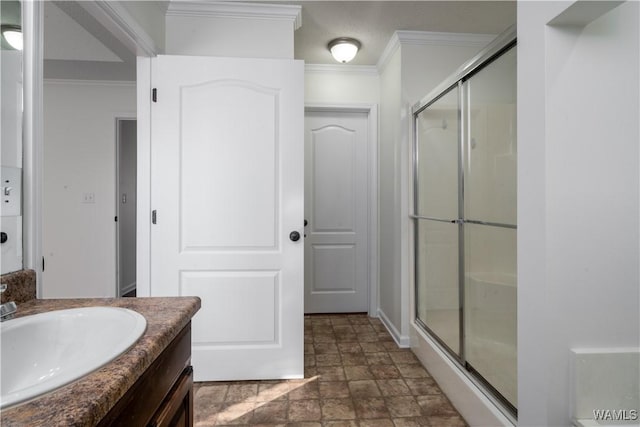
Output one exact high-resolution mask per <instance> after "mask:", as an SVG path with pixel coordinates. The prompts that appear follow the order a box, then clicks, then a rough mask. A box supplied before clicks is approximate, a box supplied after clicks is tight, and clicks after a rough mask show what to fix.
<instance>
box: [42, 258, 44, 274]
mask: <svg viewBox="0 0 640 427" xmlns="http://www.w3.org/2000/svg"><path fill="white" fill-rule="evenodd" d="M42 271H44V257H42Z"/></svg>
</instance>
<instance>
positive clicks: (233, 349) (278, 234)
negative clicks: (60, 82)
mask: <svg viewBox="0 0 640 427" xmlns="http://www.w3.org/2000/svg"><path fill="white" fill-rule="evenodd" d="M152 84H153V87H154V88H156V89H157V102H153V103H152V109H151V122H152V130H151V169H152V183H151V185H152V190H151V203H152V209H153V210H154V211H155V212H156V215H155V224H153V225H152V226H151V296H168V295H180V296H186V295H196V296H199V297H200V298H201V299H202V308H201V310H200V311H199V312H198V313H197V314H196V316H195V317H194V319H193V325H192V327H193V329H192V343H193V356H192V363H193V366H194V376H195V379H196V381H210V380H244V379H269V378H296V377H302V376H303V374H304V368H303V364H304V361H303V340H304V337H303V334H304V331H303V329H304V327H303V259H304V255H303V248H304V245H303V241H302V238H300V239H299V240H297V241H293V240H292V239H290V233H292V232H298V233H299V234H300V235H301V234H302V233H303V224H302V222H303V209H304V201H303V199H304V186H303V179H304V172H303V166H304V148H303V146H302V144H300V141H301V140H302V135H303V120H304V116H303V114H304V113H303V111H304V107H303V90H304V89H303V65H302V62H300V61H292V60H270V59H245V58H213V57H187V56H169V55H167V56H158V57H157V58H155V59H153V60H152Z"/></svg>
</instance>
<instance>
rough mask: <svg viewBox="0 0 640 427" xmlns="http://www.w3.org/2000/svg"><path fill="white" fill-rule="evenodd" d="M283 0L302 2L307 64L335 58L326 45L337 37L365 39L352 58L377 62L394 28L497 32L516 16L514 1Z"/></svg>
mask: <svg viewBox="0 0 640 427" xmlns="http://www.w3.org/2000/svg"><path fill="white" fill-rule="evenodd" d="M272 3H278V2H272ZM281 3H286V4H298V5H301V6H302V27H301V28H299V29H298V30H297V31H296V32H295V35H294V41H295V58H296V59H304V60H305V62H306V63H309V64H336V62H335V61H334V60H333V58H332V57H331V55H330V53H329V51H328V49H327V43H329V41H330V40H332V39H334V38H336V37H353V38H355V39H358V40H359V41H360V42H361V43H362V48H361V51H360V52H359V53H358V55H357V56H356V58H355V59H354V60H353V61H352V62H350V64H352V65H375V64H376V63H377V62H378V59H379V58H380V55H381V54H382V52H383V51H384V48H385V47H386V46H387V43H388V42H389V40H390V39H391V36H392V35H393V33H394V31H396V30H408V31H436V32H452V33H483V34H499V33H501V32H502V31H503V30H505V29H507V28H508V27H509V26H510V25H513V24H515V22H516V3H515V1H491V2H485V1H294V2H281Z"/></svg>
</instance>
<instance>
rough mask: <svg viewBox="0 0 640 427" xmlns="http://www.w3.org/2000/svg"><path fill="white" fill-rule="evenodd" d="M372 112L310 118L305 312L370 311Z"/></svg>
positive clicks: (307, 132) (308, 115)
mask: <svg viewBox="0 0 640 427" xmlns="http://www.w3.org/2000/svg"><path fill="white" fill-rule="evenodd" d="M367 144H368V117H367V113H351V112H324V111H322V112H318V111H309V112H307V113H306V114H305V219H306V221H307V225H306V227H305V233H306V238H305V298H304V308H305V313H346V312H366V311H368V310H369V304H368V295H369V287H368V262H367V259H368V214H367V212H368V195H369V188H368V180H367V164H368V160H367V159H368V149H367Z"/></svg>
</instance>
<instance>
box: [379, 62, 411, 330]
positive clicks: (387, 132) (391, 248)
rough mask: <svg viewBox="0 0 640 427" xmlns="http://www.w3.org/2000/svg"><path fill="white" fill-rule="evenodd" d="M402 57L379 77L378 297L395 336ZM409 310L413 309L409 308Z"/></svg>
mask: <svg viewBox="0 0 640 427" xmlns="http://www.w3.org/2000/svg"><path fill="white" fill-rule="evenodd" d="M401 67H402V55H401V52H400V49H397V50H396V51H395V52H394V53H393V55H392V56H391V57H390V58H389V60H388V62H387V63H386V66H385V67H384V69H383V70H382V72H381V74H380V143H379V149H378V204H379V212H378V218H379V224H380V225H379V230H380V231H379V237H378V242H379V249H378V252H379V257H378V259H379V272H378V277H379V283H380V285H379V286H380V289H379V295H380V316H381V317H382V319H383V321H384V322H385V324H386V325H387V327H388V328H389V329H390V330H391V331H392V333H393V334H394V338H395V339H396V340H400V339H401V336H402V332H401V327H402V326H401V325H402V314H401V313H402V305H401V301H400V289H401V287H400V278H399V270H400V248H399V233H400V219H399V205H400V198H399V195H398V188H399V186H400V184H399V180H398V175H399V155H400V150H399V143H398V140H399V135H398V129H399V128H400V126H401V116H400V111H401V107H402V100H401V93H402V70H401ZM406 310H410V307H408V306H406Z"/></svg>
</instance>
